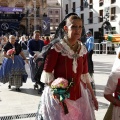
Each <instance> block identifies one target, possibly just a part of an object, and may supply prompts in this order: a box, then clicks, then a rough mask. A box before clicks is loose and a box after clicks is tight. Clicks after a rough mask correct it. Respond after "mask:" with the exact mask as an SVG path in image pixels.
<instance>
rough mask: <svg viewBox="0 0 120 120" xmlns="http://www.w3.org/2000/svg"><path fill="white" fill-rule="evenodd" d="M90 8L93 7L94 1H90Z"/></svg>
mask: <svg viewBox="0 0 120 120" xmlns="http://www.w3.org/2000/svg"><path fill="white" fill-rule="evenodd" d="M89 8H90V9H92V8H93V1H92V0H90V3H89Z"/></svg>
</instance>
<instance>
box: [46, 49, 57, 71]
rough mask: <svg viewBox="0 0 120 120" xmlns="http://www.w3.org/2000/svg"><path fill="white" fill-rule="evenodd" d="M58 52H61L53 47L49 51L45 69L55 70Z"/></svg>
mask: <svg viewBox="0 0 120 120" xmlns="http://www.w3.org/2000/svg"><path fill="white" fill-rule="evenodd" d="M58 54H59V53H58V52H56V51H55V50H54V49H51V50H50V51H49V52H48V55H47V57H46V60H45V64H44V70H45V71H46V72H52V71H53V70H54V67H55V65H56V63H57V59H58Z"/></svg>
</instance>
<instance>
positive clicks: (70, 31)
mask: <svg viewBox="0 0 120 120" xmlns="http://www.w3.org/2000/svg"><path fill="white" fill-rule="evenodd" d="M64 30H65V31H66V32H67V36H68V38H69V39H73V40H78V39H80V37H81V33H82V21H81V20H79V19H76V20H72V22H70V24H69V25H68V26H65V27H64Z"/></svg>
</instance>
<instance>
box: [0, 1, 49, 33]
mask: <svg viewBox="0 0 120 120" xmlns="http://www.w3.org/2000/svg"><path fill="white" fill-rule="evenodd" d="M0 6H1V7H0V31H1V33H0V34H5V33H10V34H11V33H13V34H19V35H22V34H27V35H29V34H32V32H33V31H34V30H35V29H38V30H42V19H43V17H44V16H46V15H47V14H46V0H12V1H10V0H0Z"/></svg>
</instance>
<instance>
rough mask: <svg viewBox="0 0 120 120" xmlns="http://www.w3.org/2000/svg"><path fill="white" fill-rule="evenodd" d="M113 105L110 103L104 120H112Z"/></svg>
mask: <svg viewBox="0 0 120 120" xmlns="http://www.w3.org/2000/svg"><path fill="white" fill-rule="evenodd" d="M112 112H113V104H112V103H110V105H109V107H108V109H107V112H106V114H105V116H104V118H103V120H112Z"/></svg>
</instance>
